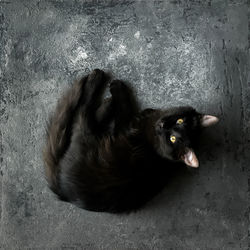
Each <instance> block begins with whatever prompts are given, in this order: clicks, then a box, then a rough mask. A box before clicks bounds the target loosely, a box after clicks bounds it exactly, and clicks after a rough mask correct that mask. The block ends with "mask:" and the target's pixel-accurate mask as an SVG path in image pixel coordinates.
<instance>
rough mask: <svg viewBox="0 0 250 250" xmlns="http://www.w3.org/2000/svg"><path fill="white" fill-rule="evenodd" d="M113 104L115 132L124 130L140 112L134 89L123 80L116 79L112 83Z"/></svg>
mask: <svg viewBox="0 0 250 250" xmlns="http://www.w3.org/2000/svg"><path fill="white" fill-rule="evenodd" d="M110 92H111V95H112V101H111V105H112V108H113V112H114V119H115V128H114V133H115V134H117V133H118V132H121V131H124V130H126V129H127V128H128V126H129V123H130V122H131V121H132V120H133V118H134V116H135V115H136V114H137V113H138V106H137V103H136V100H135V97H134V96H133V93H132V90H131V89H130V88H129V87H128V86H127V85H125V84H124V83H123V82H122V81H119V80H114V81H112V82H111V84H110Z"/></svg>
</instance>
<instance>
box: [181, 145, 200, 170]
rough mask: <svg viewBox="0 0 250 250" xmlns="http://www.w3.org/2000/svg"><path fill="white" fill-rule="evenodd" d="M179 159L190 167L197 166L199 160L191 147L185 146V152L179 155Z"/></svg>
mask: <svg viewBox="0 0 250 250" xmlns="http://www.w3.org/2000/svg"><path fill="white" fill-rule="evenodd" d="M181 160H182V161H184V163H185V164H186V165H187V166H190V167H192V168H198V167H199V161H198V159H197V157H196V155H195V153H194V151H193V150H192V149H191V148H185V153H184V154H183V155H182V156H181Z"/></svg>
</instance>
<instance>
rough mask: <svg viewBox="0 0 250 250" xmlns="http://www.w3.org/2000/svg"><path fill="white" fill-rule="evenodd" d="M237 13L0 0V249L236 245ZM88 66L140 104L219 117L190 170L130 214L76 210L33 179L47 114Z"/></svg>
mask: <svg viewBox="0 0 250 250" xmlns="http://www.w3.org/2000/svg"><path fill="white" fill-rule="evenodd" d="M248 16H249V5H248V4H247V1H244V0H202V1H201V0H165V1H90V0H89V1H87V0H85V1H80V0H76V1H71V0H68V1H66V0H60V1H59V0H58V1H56V0H51V1H49V0H45V1H37V0H34V1H28V0H27V1H25V0H12V1H11V0H5V1H0V42H1V44H0V78H1V79H0V86H1V89H0V96H1V97H0V102H1V106H0V116H1V127H0V129H1V130H0V132H1V137H0V138H1V172H0V173H1V175H0V183H1V185H0V189H1V190H0V194H1V197H0V198H1V199H0V201H1V207H0V208H1V224H0V249H119V250H122V249H141V250H147V249H192V250H193V249H248V247H250V245H249V244H250V243H249V242H250V239H249V237H250V236H249V235H250V230H249V224H250V223H249V213H250V206H249V191H250V188H249V180H250V166H249V160H250V157H249V141H250V134H249V131H250V101H249V100H250V99H249V95H250V91H249V89H250V85H249V82H250V79H249V78H250V77H249V76H248V72H249V57H248V56H249V55H248V49H249V47H248V46H249V45H248V23H249V20H248ZM94 68H101V69H104V70H109V71H112V72H113V74H114V75H115V76H116V77H117V78H120V79H123V80H126V81H129V82H130V83H131V85H132V86H134V89H135V90H136V93H137V96H138V99H139V101H140V103H141V105H142V107H150V106H151V107H169V106H174V105H185V104H188V105H192V106H194V107H195V108H197V109H198V110H199V111H202V112H206V113H210V114H215V115H218V116H219V117H220V124H219V125H218V126H216V127H213V128H211V129H209V130H207V132H206V133H208V134H209V136H207V138H210V139H209V140H205V143H204V145H202V146H201V148H200V152H199V154H198V155H199V159H200V162H201V166H200V169H199V170H197V171H194V172H193V171H192V172H190V173H189V172H188V173H187V174H185V175H184V176H180V177H179V178H177V179H176V180H174V181H173V184H172V185H171V186H170V187H169V188H168V189H165V190H164V191H163V192H162V193H161V194H159V195H158V196H157V197H156V198H155V199H154V200H153V201H152V202H150V203H149V204H148V205H147V206H146V207H145V208H144V209H142V210H140V211H139V212H137V213H132V214H129V215H111V214H105V213H93V212H87V211H84V210H81V209H79V208H76V207H74V206H72V205H70V204H67V203H63V202H60V201H57V200H56V199H55V196H54V195H53V194H52V193H51V192H50V191H49V190H48V188H47V186H46V182H45V180H44V174H43V162H42V157H41V148H42V145H43V143H44V130H45V124H46V119H47V117H48V114H49V113H50V112H51V111H52V110H53V108H54V107H55V104H56V101H57V98H58V97H59V96H60V94H61V93H62V92H63V90H64V89H65V88H66V87H67V86H68V85H70V84H71V82H72V81H73V80H74V79H76V78H78V77H80V76H82V75H83V74H85V73H86V72H89V71H90V70H92V69H94Z"/></svg>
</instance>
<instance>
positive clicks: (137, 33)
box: [134, 31, 141, 39]
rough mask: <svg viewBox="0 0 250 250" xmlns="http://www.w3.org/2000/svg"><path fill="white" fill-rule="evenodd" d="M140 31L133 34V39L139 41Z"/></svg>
mask: <svg viewBox="0 0 250 250" xmlns="http://www.w3.org/2000/svg"><path fill="white" fill-rule="evenodd" d="M140 35H141V34H140V31H137V32H136V33H135V34H134V37H135V38H136V39H139V37H140Z"/></svg>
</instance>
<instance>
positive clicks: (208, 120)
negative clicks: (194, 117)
mask: <svg viewBox="0 0 250 250" xmlns="http://www.w3.org/2000/svg"><path fill="white" fill-rule="evenodd" d="M218 121H219V118H218V117H216V116H213V115H203V116H202V117H201V126H202V127H209V126H212V125H214V124H216V123H217V122H218Z"/></svg>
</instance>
